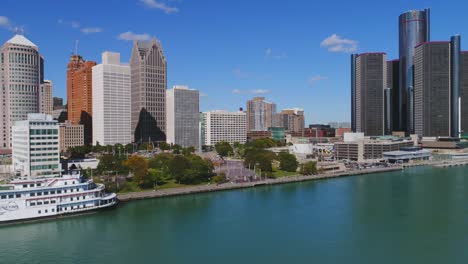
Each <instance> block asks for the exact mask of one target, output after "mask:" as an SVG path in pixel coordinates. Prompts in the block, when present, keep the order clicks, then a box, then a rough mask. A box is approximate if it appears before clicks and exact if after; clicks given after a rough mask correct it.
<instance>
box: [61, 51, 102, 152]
mask: <svg viewBox="0 0 468 264" xmlns="http://www.w3.org/2000/svg"><path fill="white" fill-rule="evenodd" d="M95 65H96V62H94V61H85V60H84V59H83V58H82V57H81V56H80V55H78V54H74V55H72V56H71V57H70V61H69V63H68V68H67V104H68V120H70V121H71V122H72V123H73V124H82V125H83V126H84V143H85V144H86V145H90V144H91V143H92V139H93V137H92V133H93V130H92V125H93V121H92V114H93V101H92V94H93V88H92V68H93V66H95Z"/></svg>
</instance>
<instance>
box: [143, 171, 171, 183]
mask: <svg viewBox="0 0 468 264" xmlns="http://www.w3.org/2000/svg"><path fill="white" fill-rule="evenodd" d="M148 174H149V178H150V180H151V182H152V183H153V184H154V185H163V184H166V183H167V182H168V181H170V180H171V176H170V175H168V174H167V173H166V172H164V171H163V170H160V169H148Z"/></svg>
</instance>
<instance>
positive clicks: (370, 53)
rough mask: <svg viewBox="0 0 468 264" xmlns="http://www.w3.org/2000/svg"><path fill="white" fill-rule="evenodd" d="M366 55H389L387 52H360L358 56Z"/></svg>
mask: <svg viewBox="0 0 468 264" xmlns="http://www.w3.org/2000/svg"><path fill="white" fill-rule="evenodd" d="M366 55H387V53H385V52H364V53H361V54H358V57H359V56H366Z"/></svg>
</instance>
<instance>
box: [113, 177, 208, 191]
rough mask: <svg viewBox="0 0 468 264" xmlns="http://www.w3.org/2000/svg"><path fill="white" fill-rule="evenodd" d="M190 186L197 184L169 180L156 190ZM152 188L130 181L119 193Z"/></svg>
mask: <svg viewBox="0 0 468 264" xmlns="http://www.w3.org/2000/svg"><path fill="white" fill-rule="evenodd" d="M206 184H207V183H206V182H203V183H200V184H198V185H206ZM189 186H197V184H196V185H186V184H179V183H177V182H176V181H175V180H170V181H169V182H167V183H165V184H163V185H158V186H157V188H156V190H165V189H171V188H181V187H189ZM150 190H153V188H148V189H142V188H141V187H140V186H138V185H137V184H136V183H135V182H133V181H128V182H127V188H125V190H122V191H120V192H119V193H130V192H142V191H150Z"/></svg>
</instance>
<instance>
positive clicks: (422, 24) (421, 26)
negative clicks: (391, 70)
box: [394, 9, 430, 133]
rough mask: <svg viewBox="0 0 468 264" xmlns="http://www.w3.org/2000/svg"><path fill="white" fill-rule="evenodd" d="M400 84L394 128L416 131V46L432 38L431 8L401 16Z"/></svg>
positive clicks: (410, 131)
mask: <svg viewBox="0 0 468 264" xmlns="http://www.w3.org/2000/svg"><path fill="white" fill-rule="evenodd" d="M399 32H400V33H399V34H400V37H399V44H400V45H399V46H400V86H399V91H398V96H397V98H398V109H395V110H397V111H396V113H397V114H398V115H399V118H398V119H397V121H398V122H397V123H396V124H394V130H399V131H406V132H409V133H413V132H414V78H413V71H414V61H413V58H414V54H415V53H414V51H415V47H416V46H417V45H419V44H421V43H424V42H428V41H429V40H430V10H429V9H424V10H415V11H408V12H406V13H403V14H401V15H400V17H399Z"/></svg>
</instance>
